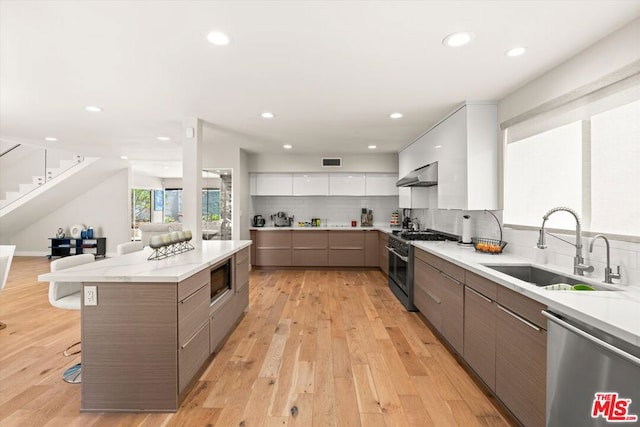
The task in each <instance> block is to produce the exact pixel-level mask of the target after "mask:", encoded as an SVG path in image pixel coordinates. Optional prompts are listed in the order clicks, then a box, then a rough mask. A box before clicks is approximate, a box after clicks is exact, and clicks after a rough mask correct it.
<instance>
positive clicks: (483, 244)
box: [471, 237, 507, 255]
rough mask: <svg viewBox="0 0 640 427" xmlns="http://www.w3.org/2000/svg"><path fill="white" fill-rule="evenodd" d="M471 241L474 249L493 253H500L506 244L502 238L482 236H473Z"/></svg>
mask: <svg viewBox="0 0 640 427" xmlns="http://www.w3.org/2000/svg"><path fill="white" fill-rule="evenodd" d="M471 243H473V247H474V248H475V249H476V251H478V252H484V253H487V254H493V255H497V254H500V253H502V250H503V249H504V247H505V246H507V242H505V241H503V240H496V239H485V238H484V237H473V238H472V239H471Z"/></svg>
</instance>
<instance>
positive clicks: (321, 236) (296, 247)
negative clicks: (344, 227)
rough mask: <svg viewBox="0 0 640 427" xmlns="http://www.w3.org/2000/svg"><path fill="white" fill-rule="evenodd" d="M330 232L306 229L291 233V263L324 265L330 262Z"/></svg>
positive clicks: (307, 265) (306, 265)
mask: <svg viewBox="0 0 640 427" xmlns="http://www.w3.org/2000/svg"><path fill="white" fill-rule="evenodd" d="M328 247H329V232H328V231H325V230H313V231H309V230H304V231H293V232H292V233H291V264H292V265H295V266H301V267H312V266H317V267H324V266H326V265H327V264H328Z"/></svg>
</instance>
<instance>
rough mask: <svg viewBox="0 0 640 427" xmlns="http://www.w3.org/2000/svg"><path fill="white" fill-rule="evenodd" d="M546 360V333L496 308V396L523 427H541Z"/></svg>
mask: <svg viewBox="0 0 640 427" xmlns="http://www.w3.org/2000/svg"><path fill="white" fill-rule="evenodd" d="M527 322H528V323H527ZM546 357H547V331H546V330H544V329H542V328H539V327H537V326H536V325H534V324H533V323H531V322H529V321H527V320H526V319H523V318H522V317H520V316H518V315H517V314H516V313H513V312H511V311H510V310H509V309H507V308H504V307H501V306H500V305H498V310H497V341H496V395H497V396H498V398H499V399H500V400H502V402H504V404H505V405H506V406H507V407H508V408H509V410H510V411H511V412H513V414H514V415H515V416H516V417H517V418H518V419H519V420H520V422H521V423H522V424H523V425H525V426H533V427H536V426H544V425H545V416H546V371H547V364H546Z"/></svg>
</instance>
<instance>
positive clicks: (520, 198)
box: [504, 122, 582, 228]
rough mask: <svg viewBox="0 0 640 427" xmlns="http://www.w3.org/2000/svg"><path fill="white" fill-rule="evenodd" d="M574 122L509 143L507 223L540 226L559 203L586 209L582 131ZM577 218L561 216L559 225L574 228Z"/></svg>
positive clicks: (558, 217) (573, 207)
mask: <svg viewBox="0 0 640 427" xmlns="http://www.w3.org/2000/svg"><path fill="white" fill-rule="evenodd" d="M581 125H582V124H581V123H580V122H575V123H571V124H568V125H565V126H562V127H559V128H556V129H552V130H549V131H547V132H543V133H541V134H539V135H535V136H531V137H529V138H525V139H523V140H521V141H518V142H514V143H512V144H509V145H508V146H507V152H506V161H505V175H504V177H505V178H504V222H505V223H508V224H519V225H529V226H538V227H539V226H540V223H541V221H542V215H544V214H545V212H546V211H548V210H549V209H551V208H553V207H556V206H566V207H569V208H572V209H574V210H575V211H576V212H578V213H579V214H581V212H582V132H581V127H582V126H581ZM554 220H556V217H554ZM573 224H575V223H574V222H573V218H572V217H569V216H568V215H567V216H566V217H565V216H564V215H557V220H556V222H555V225H556V226H557V227H558V228H573Z"/></svg>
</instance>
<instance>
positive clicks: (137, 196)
mask: <svg viewBox="0 0 640 427" xmlns="http://www.w3.org/2000/svg"><path fill="white" fill-rule="evenodd" d="M131 219H132V221H133V228H137V227H138V224H139V223H141V222H151V190H147V189H143V188H132V189H131Z"/></svg>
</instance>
